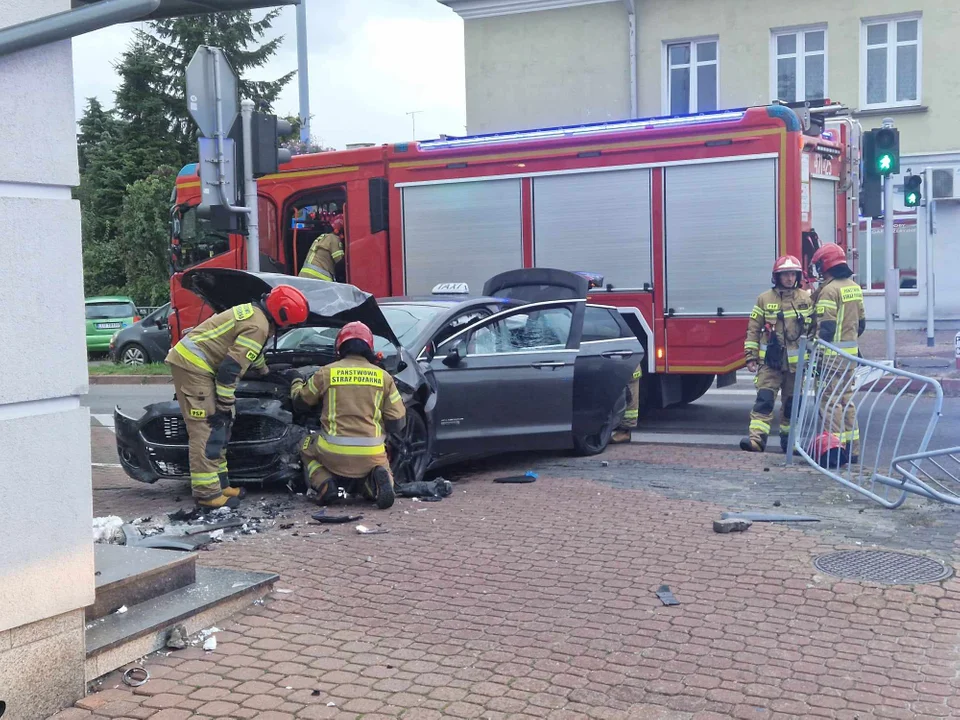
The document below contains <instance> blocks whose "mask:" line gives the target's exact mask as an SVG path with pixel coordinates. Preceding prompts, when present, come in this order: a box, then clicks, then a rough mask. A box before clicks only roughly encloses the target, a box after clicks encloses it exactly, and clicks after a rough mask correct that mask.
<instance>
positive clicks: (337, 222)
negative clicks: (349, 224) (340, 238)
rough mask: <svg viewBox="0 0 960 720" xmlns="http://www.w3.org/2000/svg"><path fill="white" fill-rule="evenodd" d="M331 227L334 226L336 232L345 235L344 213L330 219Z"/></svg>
mask: <svg viewBox="0 0 960 720" xmlns="http://www.w3.org/2000/svg"><path fill="white" fill-rule="evenodd" d="M330 227H332V228H333V232H334V233H335V234H337V235H343V215H342V214H341V215H335V216H334V218H333V220H331V221H330Z"/></svg>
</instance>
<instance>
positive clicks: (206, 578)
mask: <svg viewBox="0 0 960 720" xmlns="http://www.w3.org/2000/svg"><path fill="white" fill-rule="evenodd" d="M153 552H161V551H153ZM166 552H169V551H166ZM180 554H181V555H182V554H183V553H180ZM278 577H279V576H278V575H276V574H274V573H262V572H246V571H241V570H224V569H219V568H207V567H202V566H200V567H195V582H193V583H192V584H190V585H186V586H184V587H181V588H179V589H176V590H172V591H170V592H167V593H164V594H162V595H159V596H156V597H153V598H150V599H148V600H145V601H143V602H140V603H138V604H136V605H128V606H127V610H126V612H123V613H117V612H113V613H112V614H110V615H106V616H104V617H101V618H99V619H97V620H93V621H92V622H88V623H87V631H86V645H87V659H86V669H85V670H86V680H87V682H90V681H92V680H95V679H96V678H98V677H100V676H101V675H105V674H107V673H108V672H112V671H113V670H116V669H117V668H119V667H121V666H123V665H126V664H127V663H130V662H133V661H135V660H137V659H138V658H141V657H143V656H144V655H149V654H150V653H152V652H154V651H156V650H159V649H160V648H162V647H164V645H165V644H166V641H167V637H168V635H169V632H170V629H171V628H173V627H174V626H175V625H184V626H185V628H186V631H187V634H188V635H192V634H194V633H197V632H199V631H200V630H203V629H204V628H208V627H211V626H212V625H214V624H216V623H217V622H219V621H221V620H223V619H224V618H226V617H229V616H230V615H233V614H235V613H237V612H239V611H240V610H243V609H244V608H246V607H248V606H249V605H251V604H253V603H254V602H255V601H256V600H258V599H261V598H263V597H264V596H265V595H266V594H267V593H269V592H270V591H271V589H272V588H273V584H274V583H275V582H276V581H277V579H278Z"/></svg>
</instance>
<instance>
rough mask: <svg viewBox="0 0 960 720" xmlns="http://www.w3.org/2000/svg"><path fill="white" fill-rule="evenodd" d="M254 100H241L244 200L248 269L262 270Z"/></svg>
mask: <svg viewBox="0 0 960 720" xmlns="http://www.w3.org/2000/svg"><path fill="white" fill-rule="evenodd" d="M252 117H253V100H249V99H244V100H241V101H240V121H241V123H242V124H243V202H244V204H245V205H246V206H247V270H249V271H250V272H260V208H259V207H258V203H257V180H256V178H254V177H253V139H252V138H251V134H252V133H251V132H250V120H251V118H252Z"/></svg>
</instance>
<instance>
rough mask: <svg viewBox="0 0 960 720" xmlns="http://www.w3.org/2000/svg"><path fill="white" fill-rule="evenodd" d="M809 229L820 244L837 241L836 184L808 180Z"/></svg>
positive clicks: (820, 180) (816, 179) (831, 181)
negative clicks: (810, 213)
mask: <svg viewBox="0 0 960 720" xmlns="http://www.w3.org/2000/svg"><path fill="white" fill-rule="evenodd" d="M810 196H811V199H810V209H811V212H812V215H811V217H810V227H812V228H813V229H814V230H816V231H817V237H819V238H820V242H821V243H825V242H834V243H835V242H836V241H837V183H836V182H835V181H834V180H824V179H822V178H811V179H810Z"/></svg>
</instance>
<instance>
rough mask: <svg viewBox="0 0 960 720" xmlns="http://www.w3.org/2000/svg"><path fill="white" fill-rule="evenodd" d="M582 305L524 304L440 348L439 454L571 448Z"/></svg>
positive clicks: (434, 364)
mask: <svg viewBox="0 0 960 720" xmlns="http://www.w3.org/2000/svg"><path fill="white" fill-rule="evenodd" d="M583 306H584V301H582V300H563V301H551V302H542V303H532V304H530V305H524V306H522V307H520V308H515V309H512V310H508V311H504V312H501V313H498V314H496V315H493V316H491V317H489V318H486V319H484V320H482V321H480V322H478V323H475V324H473V325H471V326H470V327H469V328H467V329H465V330H462V331H460V332H458V333H457V334H455V335H454V336H452V337H450V338H449V339H447V340H446V341H445V342H443V343H442V344H441V345H440V346H439V347H438V348H437V352H436V355H435V356H434V358H433V359H432V360H431V362H430V367H431V370H432V371H433V373H434V377H435V379H436V382H437V386H438V392H437V411H436V418H437V441H436V446H435V450H436V451H437V452H438V453H439V454H440V455H453V456H462V457H470V456H477V455H485V454H492V453H500V452H510V451H514V450H533V449H551V448H566V447H570V445H571V437H572V436H571V431H572V422H573V377H574V366H575V363H576V357H577V349H578V348H579V346H580V332H581V328H582V324H583Z"/></svg>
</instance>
